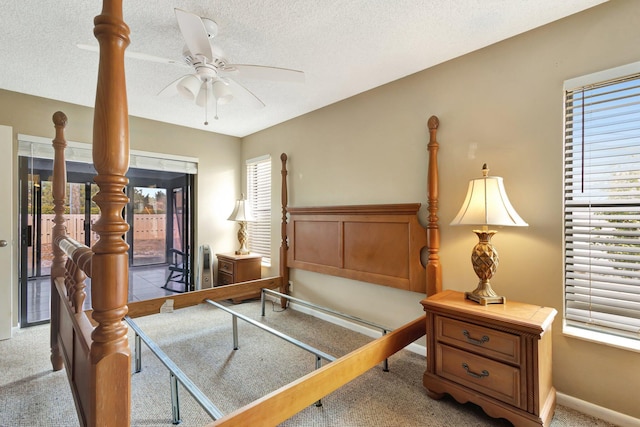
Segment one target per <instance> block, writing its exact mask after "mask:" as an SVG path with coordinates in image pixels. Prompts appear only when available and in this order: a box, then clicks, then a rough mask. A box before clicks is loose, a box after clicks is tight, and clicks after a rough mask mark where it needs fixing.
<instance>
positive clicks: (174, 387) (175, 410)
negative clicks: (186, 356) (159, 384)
mask: <svg viewBox="0 0 640 427" xmlns="http://www.w3.org/2000/svg"><path fill="white" fill-rule="evenodd" d="M170 375H171V413H172V415H173V421H172V423H173V424H174V425H175V424H180V423H181V422H182V420H181V419H180V401H179V399H178V378H176V376H175V375H173V372H171V374H170Z"/></svg>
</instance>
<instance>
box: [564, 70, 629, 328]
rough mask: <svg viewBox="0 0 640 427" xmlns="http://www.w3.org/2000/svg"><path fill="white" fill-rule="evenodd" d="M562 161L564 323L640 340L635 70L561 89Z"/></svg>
mask: <svg viewBox="0 0 640 427" xmlns="http://www.w3.org/2000/svg"><path fill="white" fill-rule="evenodd" d="M565 87H566V86H565ZM564 162H565V164H564V170H565V174H564V218H565V222H564V232H565V233H564V236H565V273H564V276H565V321H566V324H567V325H569V326H576V327H580V328H586V329H590V330H596V331H599V332H605V333H608V334H613V335H619V336H623V337H627V338H633V339H637V340H640V73H635V74H632V75H627V76H625V77H621V78H614V79H608V80H607V81H604V82H600V83H592V84H589V85H587V86H580V87H577V88H571V89H566V88H565V151H564Z"/></svg>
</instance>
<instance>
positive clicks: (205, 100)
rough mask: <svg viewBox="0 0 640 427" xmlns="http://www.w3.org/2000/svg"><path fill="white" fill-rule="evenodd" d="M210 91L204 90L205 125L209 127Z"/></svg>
mask: <svg viewBox="0 0 640 427" xmlns="http://www.w3.org/2000/svg"><path fill="white" fill-rule="evenodd" d="M208 97H209V91H208V90H207V88H206V87H205V88H204V125H205V126H208V125H209V98H208Z"/></svg>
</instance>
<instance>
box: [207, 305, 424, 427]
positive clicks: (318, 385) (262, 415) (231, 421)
mask: <svg viewBox="0 0 640 427" xmlns="http://www.w3.org/2000/svg"><path fill="white" fill-rule="evenodd" d="M425 323H426V316H421V317H419V318H417V319H415V320H414V321H412V322H410V323H407V324H406V325H404V326H402V327H400V328H398V329H396V330H395V331H393V332H391V333H389V334H387V335H385V336H383V337H380V338H378V339H377V340H375V341H372V342H371V343H369V344H367V345H365V346H363V347H360V348H359V349H357V350H354V351H352V352H351V353H349V354H347V355H345V356H343V357H341V358H339V359H337V360H336V361H335V362H332V363H330V364H328V365H325V366H323V367H322V368H320V369H317V370H315V371H313V372H311V373H309V374H307V375H305V376H304V377H302V378H300V379H298V380H296V381H294V382H292V383H290V384H288V385H286V386H284V387H281V388H280V389H278V390H276V391H274V392H273V393H270V394H268V395H266V396H264V397H262V398H260V399H258V400H256V401H254V402H252V403H250V404H248V405H246V406H244V407H242V408H240V409H238V410H236V411H234V412H232V413H230V414H228V415H226V416H225V417H223V418H221V419H219V420H217V421H215V422H214V423H212V424H210V425H209V426H210V427H213V426H225V427H229V426H254V425H262V426H275V425H278V424H279V423H281V422H283V421H285V420H287V419H288V418H290V417H292V416H293V415H295V414H296V413H298V412H300V411H301V410H303V409H304V408H306V407H307V406H309V405H311V404H312V403H314V402H316V401H318V400H320V399H321V398H322V397H324V396H326V395H327V394H329V393H331V392H333V391H335V390H337V389H338V388H340V387H342V386H343V385H345V384H346V383H348V382H349V381H351V380H353V379H355V378H357V377H358V376H360V375H362V374H364V373H365V372H366V371H368V370H369V369H371V368H372V367H374V366H375V365H377V364H378V363H380V362H381V361H382V360H384V359H386V358H387V357H389V356H391V355H392V354H394V353H396V352H398V351H399V350H401V349H403V348H404V347H406V346H407V345H409V344H411V343H412V342H414V341H415V340H417V339H418V338H420V337H422V336H424V334H425V331H426V328H425Z"/></svg>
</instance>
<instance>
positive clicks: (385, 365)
mask: <svg viewBox="0 0 640 427" xmlns="http://www.w3.org/2000/svg"><path fill="white" fill-rule="evenodd" d="M385 335H387V330H386V329H384V330H383V331H382V336H385ZM382 370H383V371H384V372H389V358H386V359H384V362H382Z"/></svg>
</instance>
